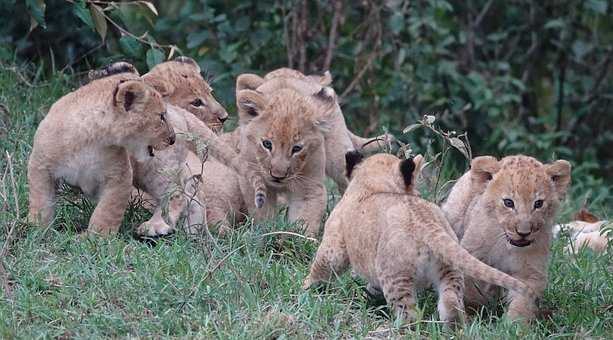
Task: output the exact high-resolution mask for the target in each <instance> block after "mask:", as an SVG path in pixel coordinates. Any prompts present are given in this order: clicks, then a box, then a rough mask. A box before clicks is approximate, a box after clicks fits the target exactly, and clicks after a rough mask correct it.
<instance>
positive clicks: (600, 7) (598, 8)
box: [586, 0, 608, 14]
mask: <svg viewBox="0 0 613 340" xmlns="http://www.w3.org/2000/svg"><path fill="white" fill-rule="evenodd" d="M586 6H587V8H589V9H591V10H592V11H594V12H596V13H598V14H606V13H607V7H608V6H607V2H606V1H604V0H589V1H587V2H586Z"/></svg>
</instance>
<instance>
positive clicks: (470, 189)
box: [442, 155, 571, 321]
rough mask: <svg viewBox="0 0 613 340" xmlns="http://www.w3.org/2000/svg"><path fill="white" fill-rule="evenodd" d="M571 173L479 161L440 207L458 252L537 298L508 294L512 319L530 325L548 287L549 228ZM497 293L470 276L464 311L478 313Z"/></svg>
mask: <svg viewBox="0 0 613 340" xmlns="http://www.w3.org/2000/svg"><path fill="white" fill-rule="evenodd" d="M570 170H571V166H570V163H568V162H567V161H564V160H557V161H555V162H553V163H551V164H542V163H541V162H539V161H537V160H536V159H534V158H532V157H528V156H523V155H516V156H508V157H505V158H503V159H502V160H500V161H498V160H496V159H495V158H494V157H490V156H483V157H477V158H475V159H473V161H472V163H471V169H470V171H468V172H467V173H465V174H464V175H463V176H462V177H461V178H460V179H459V180H458V182H457V183H456V184H455V185H454V187H453V188H452V190H451V192H450V194H449V197H448V198H447V200H446V202H445V203H444V204H443V205H442V209H443V211H444V212H445V214H446V216H447V218H448V219H449V221H450V223H451V225H452V227H453V228H454V230H455V232H456V234H457V235H458V236H459V237H460V238H461V244H462V247H464V248H465V249H466V250H468V251H469V252H470V253H471V254H473V255H474V256H475V257H476V258H478V259H481V260H482V261H484V262H485V263H487V264H489V265H491V266H493V267H495V268H498V269H499V270H501V271H503V272H505V273H507V274H509V275H511V276H513V277H516V278H518V279H520V280H522V281H524V282H526V284H527V285H528V286H529V287H530V288H531V289H532V290H533V291H535V292H536V295H535V296H527V295H524V294H520V293H519V292H516V291H515V292H509V294H508V299H509V301H510V303H509V310H508V316H509V317H510V318H511V319H523V320H524V321H529V320H531V319H533V318H534V316H535V311H536V302H535V299H536V297H540V296H542V294H543V291H544V290H545V287H546V286H547V271H548V262H549V247H550V244H551V240H552V224H553V220H554V218H555V216H556V211H557V210H558V206H559V205H560V202H561V201H562V200H563V198H564V197H565V195H566V190H567V189H568V185H569V183H570V179H571V178H570ZM498 293H499V292H498V289H496V287H492V286H491V285H488V284H486V283H484V282H481V281H480V280H479V278H477V277H474V276H473V275H470V274H469V277H468V278H467V280H466V295H465V297H464V299H465V302H466V304H467V305H469V306H471V307H476V308H478V307H480V306H483V305H484V304H486V303H487V302H488V300H491V299H493V298H494V297H495V296H497V295H498Z"/></svg>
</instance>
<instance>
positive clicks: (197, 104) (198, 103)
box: [191, 98, 204, 107]
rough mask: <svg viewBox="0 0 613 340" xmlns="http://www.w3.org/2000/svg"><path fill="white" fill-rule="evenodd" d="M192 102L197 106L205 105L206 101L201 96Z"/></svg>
mask: <svg viewBox="0 0 613 340" xmlns="http://www.w3.org/2000/svg"><path fill="white" fill-rule="evenodd" d="M191 104H192V106H195V107H200V106H204V102H203V101H202V99H200V98H198V99H196V100H194V101H193V102H191Z"/></svg>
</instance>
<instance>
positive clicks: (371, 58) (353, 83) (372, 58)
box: [339, 50, 377, 102]
mask: <svg viewBox="0 0 613 340" xmlns="http://www.w3.org/2000/svg"><path fill="white" fill-rule="evenodd" d="M376 56H377V51H376V50H375V51H374V52H372V53H371V54H370V55H369V56H368V61H366V64H365V65H364V67H362V69H361V70H360V72H358V74H357V75H356V76H355V78H353V80H352V81H351V83H349V86H347V88H346V89H345V91H343V93H342V94H341V95H340V97H339V101H340V102H342V101H343V99H344V98H345V96H346V95H347V94H349V92H351V91H352V90H353V88H354V87H355V86H356V85H357V84H358V82H359V81H360V80H361V79H362V77H363V76H364V74H365V73H366V71H368V69H369V68H370V65H371V64H372V63H373V61H375V57H376Z"/></svg>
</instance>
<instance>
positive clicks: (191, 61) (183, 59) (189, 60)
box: [173, 56, 200, 73]
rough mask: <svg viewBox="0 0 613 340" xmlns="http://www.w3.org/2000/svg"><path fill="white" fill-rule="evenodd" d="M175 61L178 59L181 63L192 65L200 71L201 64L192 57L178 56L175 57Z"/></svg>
mask: <svg viewBox="0 0 613 340" xmlns="http://www.w3.org/2000/svg"><path fill="white" fill-rule="evenodd" d="M173 61H176V62H178V63H181V64H187V65H191V66H192V67H194V69H196V72H198V73H200V65H198V63H197V62H196V61H195V60H194V59H192V58H190V57H186V56H178V57H176V58H174V59H173Z"/></svg>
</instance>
